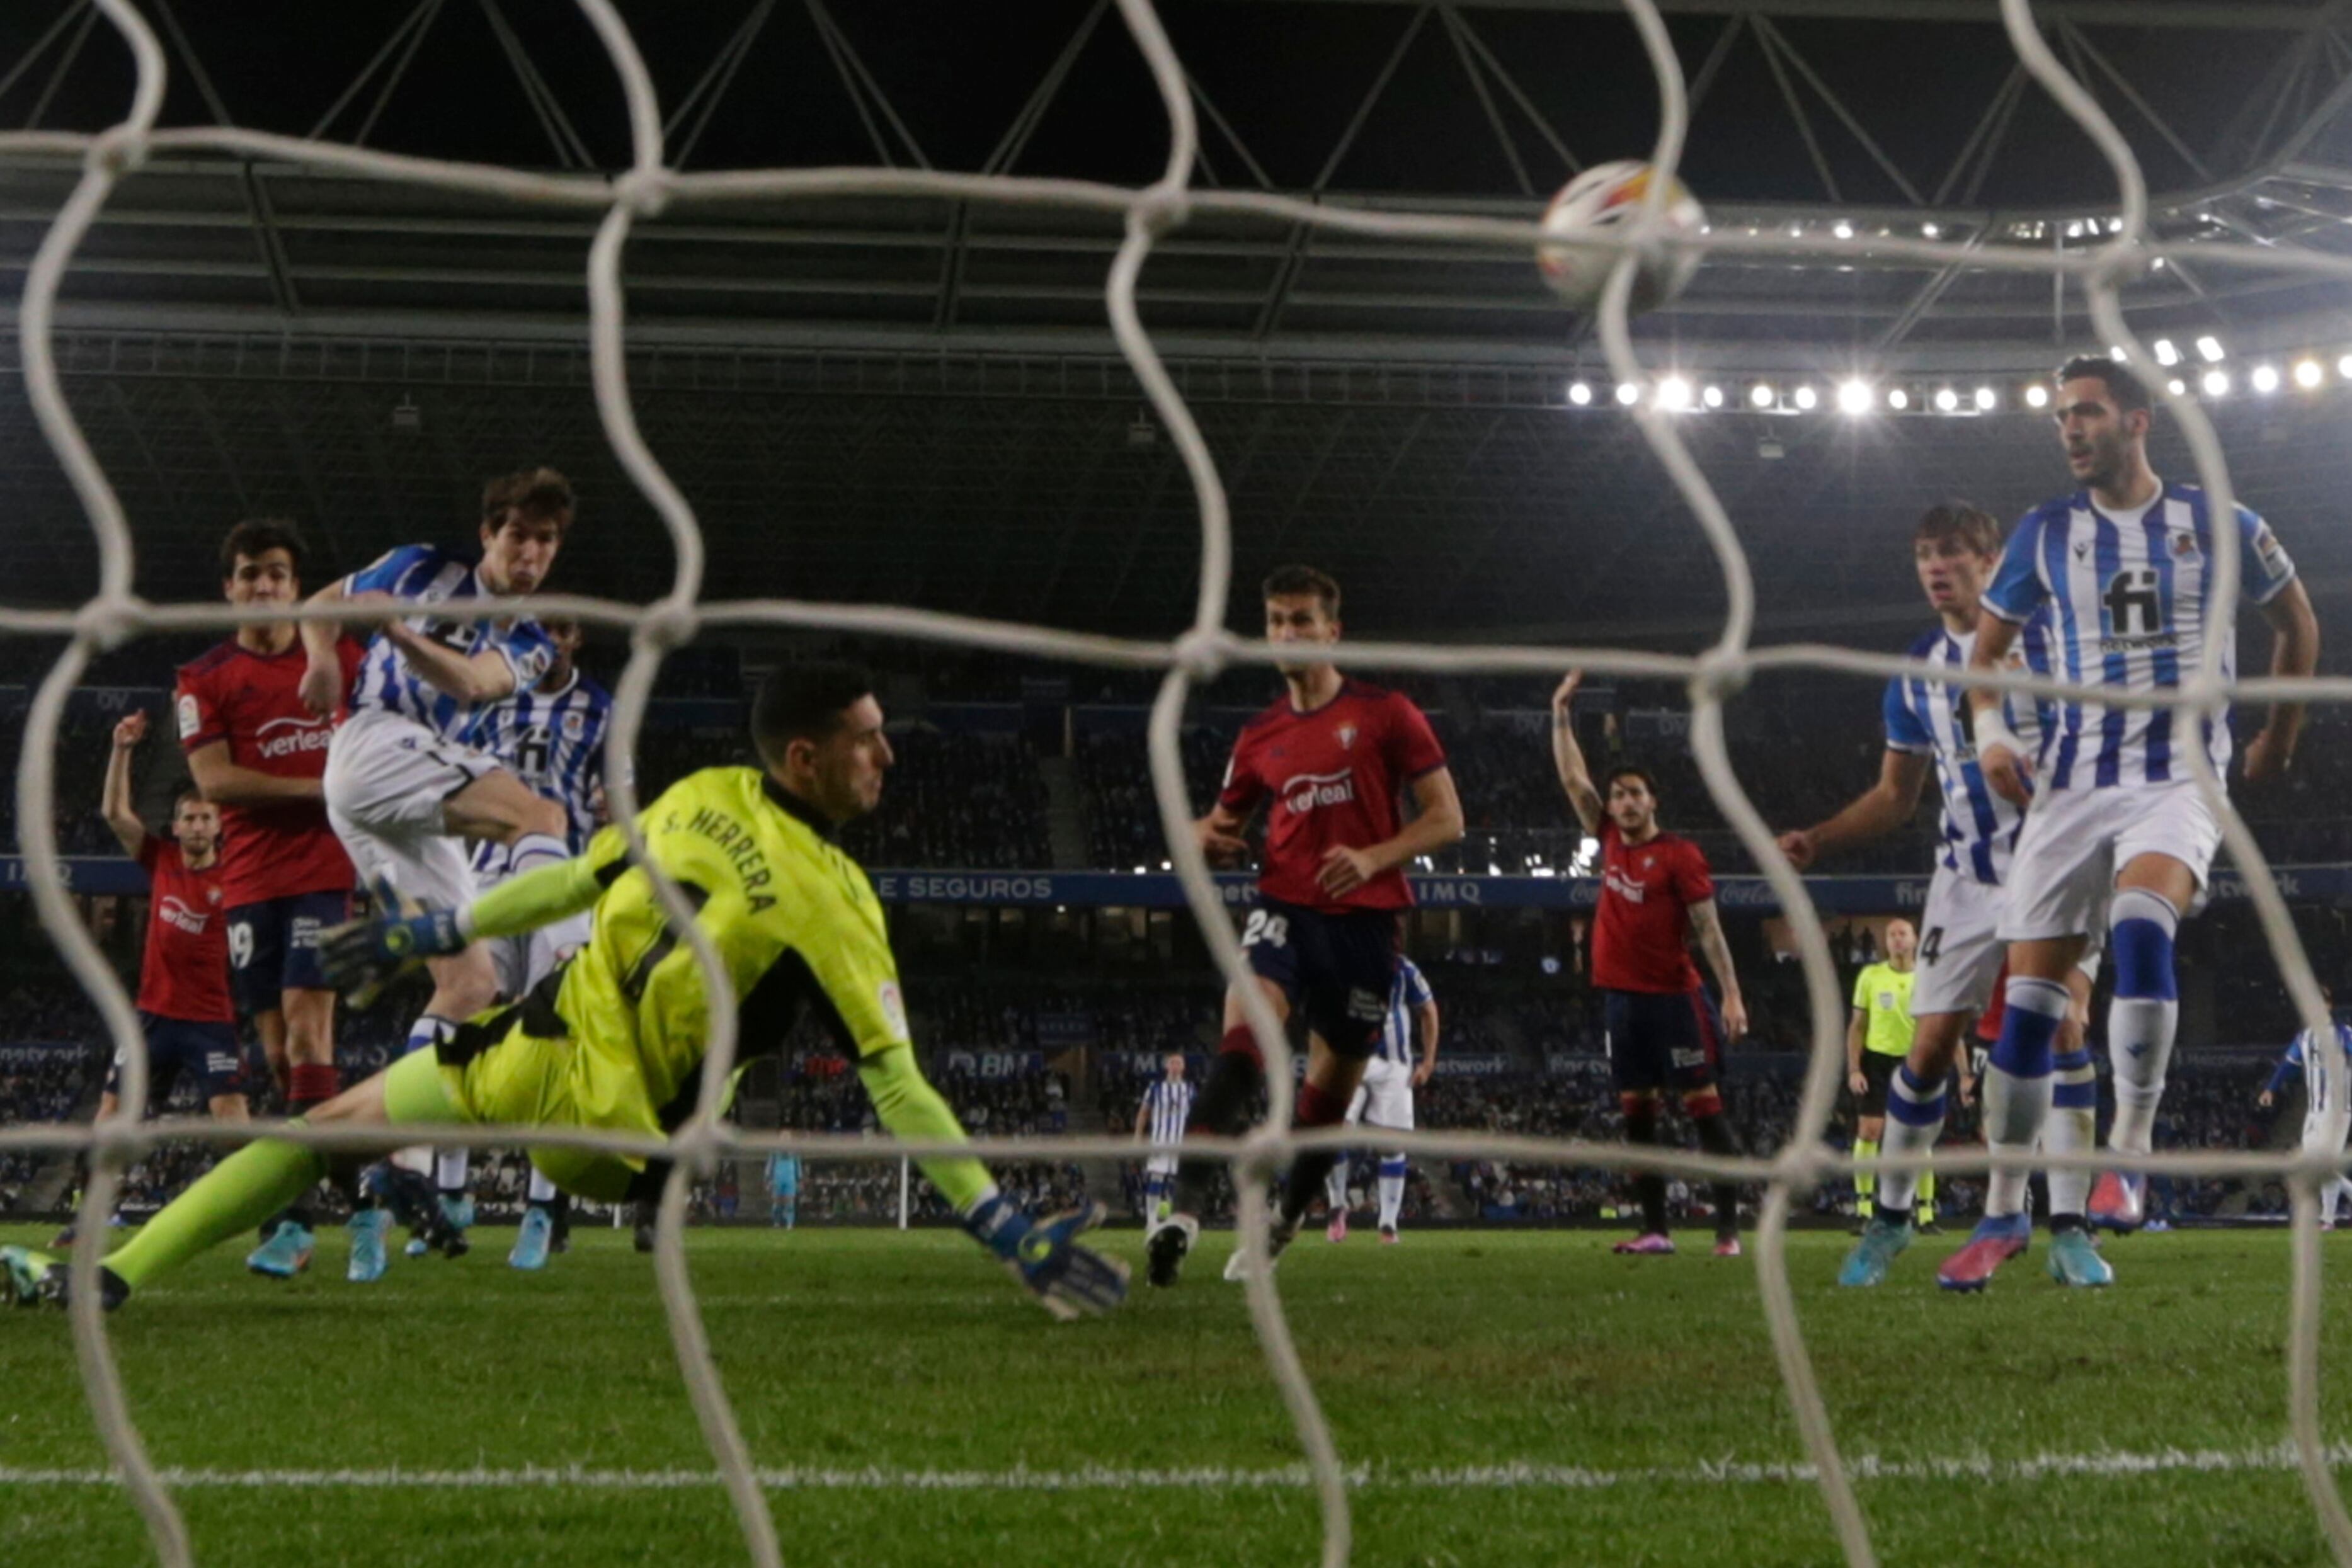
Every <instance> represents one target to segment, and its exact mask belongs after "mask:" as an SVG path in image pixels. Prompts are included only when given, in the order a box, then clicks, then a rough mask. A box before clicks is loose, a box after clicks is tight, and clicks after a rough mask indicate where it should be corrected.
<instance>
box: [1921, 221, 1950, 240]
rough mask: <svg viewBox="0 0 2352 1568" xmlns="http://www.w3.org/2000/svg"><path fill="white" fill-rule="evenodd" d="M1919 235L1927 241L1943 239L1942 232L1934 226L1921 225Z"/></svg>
mask: <svg viewBox="0 0 2352 1568" xmlns="http://www.w3.org/2000/svg"><path fill="white" fill-rule="evenodd" d="M1919 233H1920V235H1922V236H1924V237H1925V238H1927V239H1940V238H1942V237H1943V234H1944V231H1943V230H1942V229H1941V228H1940V227H1938V226H1937V225H1935V224H1921V225H1919Z"/></svg>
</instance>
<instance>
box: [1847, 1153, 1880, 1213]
mask: <svg viewBox="0 0 2352 1568" xmlns="http://www.w3.org/2000/svg"><path fill="white" fill-rule="evenodd" d="M1853 1157H1854V1158H1855V1159H1858V1160H1874V1159H1876V1158H1877V1157H1878V1140H1877V1139H1876V1138H1856V1139H1855V1140H1854V1141H1853ZM1877 1196H1878V1173H1877V1172H1876V1171H1864V1170H1858V1171H1856V1172H1854V1173H1853V1211H1854V1213H1855V1214H1856V1215H1858V1216H1860V1217H1861V1218H1864V1219H1868V1218H1870V1214H1871V1200H1872V1199H1873V1198H1874V1197H1877Z"/></svg>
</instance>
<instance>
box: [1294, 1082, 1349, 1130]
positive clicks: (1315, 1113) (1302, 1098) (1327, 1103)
mask: <svg viewBox="0 0 2352 1568" xmlns="http://www.w3.org/2000/svg"><path fill="white" fill-rule="evenodd" d="M1347 1119H1348V1099H1347V1096H1345V1095H1342V1094H1334V1093H1332V1092H1330V1091H1329V1090H1328V1089H1324V1088H1320V1087H1318V1085H1316V1084H1313V1083H1301V1084H1300V1085H1299V1086H1298V1101H1297V1109H1296V1110H1294V1111H1293V1112H1292V1113H1291V1117H1290V1124H1291V1125H1292V1126H1294V1127H1335V1126H1338V1125H1339V1124H1340V1123H1341V1122H1344V1121H1346V1120H1347Z"/></svg>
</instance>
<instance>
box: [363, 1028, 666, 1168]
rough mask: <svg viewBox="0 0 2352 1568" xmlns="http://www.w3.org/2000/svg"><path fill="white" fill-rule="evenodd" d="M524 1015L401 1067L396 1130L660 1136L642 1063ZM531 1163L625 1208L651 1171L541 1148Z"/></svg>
mask: <svg viewBox="0 0 2352 1568" xmlns="http://www.w3.org/2000/svg"><path fill="white" fill-rule="evenodd" d="M523 1011H524V1009H520V1008H502V1009H498V1010H496V1011H493V1012H488V1013H483V1014H481V1015H479V1016H478V1017H477V1018H474V1019H468V1020H467V1022H466V1023H465V1024H463V1025H462V1026H460V1027H459V1030H458V1031H457V1035H456V1036H455V1037H454V1038H452V1039H450V1040H444V1041H443V1042H442V1043H441V1044H440V1045H438V1046H436V1048H434V1049H433V1050H430V1051H415V1052H412V1053H411V1054H409V1055H407V1056H405V1057H403V1058H402V1059H401V1060H400V1061H396V1062H394V1063H393V1065H392V1067H391V1068H390V1069H389V1070H388V1071H387V1073H386V1075H385V1080H384V1110H385V1113H387V1115H388V1116H389V1117H390V1118H391V1120H393V1121H394V1122H396V1123H402V1122H425V1123H434V1122H438V1123H449V1122H472V1123H497V1124H503V1125H509V1126H523V1127H598V1128H605V1129H609V1130H611V1131H614V1132H625V1133H645V1134H652V1135H654V1136H659V1135H661V1134H662V1131H663V1128H662V1125H661V1122H660V1119H659V1118H658V1117H657V1116H656V1113H655V1111H654V1108H653V1106H652V1105H651V1104H649V1103H647V1102H646V1092H645V1085H644V1081H643V1079H642V1077H641V1076H640V1075H639V1074H637V1073H636V1072H635V1071H633V1067H634V1064H633V1063H630V1062H627V1061H621V1060H616V1058H615V1056H614V1053H610V1052H605V1051H595V1050H593V1049H592V1048H583V1046H582V1045H581V1044H580V1042H578V1041H576V1040H572V1039H571V1038H570V1037H569V1036H565V1035H539V1034H532V1033H530V1032H529V1031H527V1030H525V1029H524V1027H523ZM530 1163H531V1164H532V1165H534V1166H538V1167H539V1170H540V1173H541V1175H543V1176H546V1177H547V1179H548V1180H550V1181H551V1182H553V1183H554V1184H555V1185H556V1186H560V1187H562V1189H563V1190H564V1191H566V1192H568V1193H571V1194H572V1195H573V1196H574V1197H586V1198H593V1199H595V1200H597V1201H599V1202H602V1203H617V1202H620V1201H621V1200H623V1199H625V1198H626V1197H629V1196H630V1184H631V1183H632V1182H633V1181H634V1180H635V1178H636V1177H637V1176H639V1175H640V1174H641V1173H642V1172H643V1171H644V1169H645V1162H644V1161H643V1160H641V1159H635V1158H629V1157H625V1156H623V1155H608V1154H602V1153H599V1152H597V1151H594V1150H590V1149H565V1148H533V1149H531V1150H530Z"/></svg>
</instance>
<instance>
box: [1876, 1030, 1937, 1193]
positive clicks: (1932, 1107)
mask: <svg viewBox="0 0 2352 1568" xmlns="http://www.w3.org/2000/svg"><path fill="white" fill-rule="evenodd" d="M1944 1083H1945V1081H1944V1080H1943V1079H1940V1078H1939V1079H1937V1081H1936V1082H1933V1083H1928V1082H1924V1081H1922V1080H1921V1079H1920V1077H1919V1076H1918V1074H1916V1073H1915V1072H1913V1071H1911V1064H1910V1063H1909V1062H1907V1061H1906V1062H1905V1063H1904V1064H1903V1065H1902V1066H1900V1067H1898V1068H1896V1069H1895V1077H1894V1080H1893V1082H1889V1083H1888V1084H1887V1086H1886V1130H1885V1133H1884V1134H1881V1135H1880V1139H1879V1148H1880V1150H1881V1151H1882V1152H1884V1153H1885V1154H1890V1155H1924V1154H1927V1153H1929V1152H1930V1151H1932V1150H1933V1149H1934V1148H1935V1146H1936V1140H1937V1139H1938V1138H1940V1137H1942V1136H1943V1135H1944V1110H1945V1105H1946V1099H1945V1091H1944ZM1928 1196H1929V1194H1928V1188H1927V1181H1926V1179H1925V1177H1923V1176H1920V1175H1918V1174H1917V1173H1915V1172H1911V1171H1888V1172H1886V1173H1885V1175H1883V1176H1880V1177H1879V1178H1878V1193H1877V1197H1876V1200H1875V1201H1876V1206H1877V1209H1878V1218H1881V1219H1885V1220H1889V1221H1894V1222H1898V1223H1899V1222H1900V1221H1902V1220H1904V1219H1906V1218H1909V1217H1910V1215H1911V1212H1912V1209H1913V1208H1914V1207H1915V1197H1916V1201H1918V1202H1924V1201H1926V1199H1927V1197H1928ZM1928 1212H1929V1213H1930V1214H1931V1215H1932V1214H1933V1213H1934V1210H1932V1209H1931V1210H1929V1211H1928Z"/></svg>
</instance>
